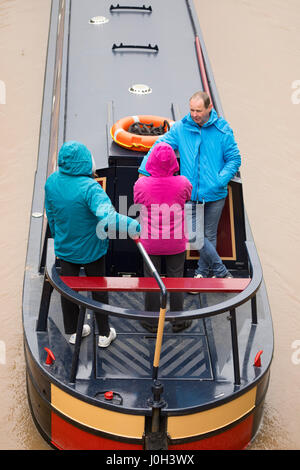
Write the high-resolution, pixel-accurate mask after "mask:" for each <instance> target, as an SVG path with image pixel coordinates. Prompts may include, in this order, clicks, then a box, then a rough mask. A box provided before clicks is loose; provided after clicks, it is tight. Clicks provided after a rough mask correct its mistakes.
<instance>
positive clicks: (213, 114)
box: [182, 109, 221, 131]
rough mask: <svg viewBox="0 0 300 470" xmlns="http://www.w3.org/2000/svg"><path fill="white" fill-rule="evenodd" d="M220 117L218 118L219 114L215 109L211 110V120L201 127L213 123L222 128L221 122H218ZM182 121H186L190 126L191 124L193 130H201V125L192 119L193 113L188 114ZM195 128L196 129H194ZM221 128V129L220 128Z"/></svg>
mask: <svg viewBox="0 0 300 470" xmlns="http://www.w3.org/2000/svg"><path fill="white" fill-rule="evenodd" d="M218 120H219V118H218V114H217V112H216V110H215V109H212V110H211V113H210V116H209V120H208V121H207V122H206V123H205V124H203V126H201V127H209V126H211V125H213V124H215V125H217V127H218V128H220V126H219V125H218V124H219V122H218ZM182 122H184V123H185V124H187V125H188V126H191V130H197V131H199V126H198V124H197V123H196V122H195V121H194V120H193V119H192V117H191V113H189V114H187V115H186V116H185V117H184V118H183V119H182ZM193 128H194V129H193ZM220 130H221V129H220Z"/></svg>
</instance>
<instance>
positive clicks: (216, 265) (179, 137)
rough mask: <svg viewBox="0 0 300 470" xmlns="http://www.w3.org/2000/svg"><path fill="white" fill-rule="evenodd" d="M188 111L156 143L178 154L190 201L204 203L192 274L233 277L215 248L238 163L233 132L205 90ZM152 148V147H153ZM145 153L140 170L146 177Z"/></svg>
mask: <svg viewBox="0 0 300 470" xmlns="http://www.w3.org/2000/svg"><path fill="white" fill-rule="evenodd" d="M189 105H190V113H189V114H187V115H186V116H185V117H184V118H183V119H181V120H180V121H176V122H175V123H174V124H173V125H172V127H171V129H170V131H169V132H167V133H166V134H164V135H162V136H160V137H159V138H158V139H157V141H156V143H155V144H154V145H156V144H157V143H158V142H167V143H168V144H169V145H171V146H172V147H173V149H174V150H178V151H179V154H180V173H181V174H182V175H184V176H186V177H187V178H188V180H189V181H190V182H191V183H192V185H193V190H192V195H191V201H192V204H193V205H195V206H196V204H199V203H200V204H203V203H204V204H205V205H204V245H203V247H202V248H201V250H200V258H199V262H198V266H197V269H196V271H195V277H208V275H209V272H210V271H212V275H213V276H215V277H232V276H231V274H230V273H229V271H228V270H227V268H226V267H225V265H224V264H223V262H222V260H221V258H220V257H219V255H218V253H217V251H216V245H217V230H218V224H219V220H220V217H221V214H222V210H223V207H224V204H225V199H226V196H227V194H228V190H227V185H228V183H229V181H230V180H231V178H232V177H233V176H234V175H235V173H236V172H237V170H238V169H239V167H240V164H241V156H240V152H239V149H238V146H237V144H236V141H235V139H234V135H233V132H232V130H231V128H230V126H229V124H228V123H227V121H225V119H223V118H222V117H218V115H217V113H216V111H215V109H213V105H212V103H211V101H210V97H209V95H208V94H207V93H205V92H202V91H198V92H196V93H194V94H193V96H192V97H191V98H190V102H189ZM152 148H153V147H152ZM151 150H152V149H150V150H149V152H148V154H147V155H145V157H144V159H143V161H142V163H141V166H140V168H139V173H141V175H146V176H148V175H149V173H148V172H147V171H146V169H145V165H146V162H147V159H148V156H149V153H150V152H151Z"/></svg>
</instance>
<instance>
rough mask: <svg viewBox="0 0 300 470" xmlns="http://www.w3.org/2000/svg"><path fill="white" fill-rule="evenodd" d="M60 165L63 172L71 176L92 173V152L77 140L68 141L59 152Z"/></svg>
mask: <svg viewBox="0 0 300 470" xmlns="http://www.w3.org/2000/svg"><path fill="white" fill-rule="evenodd" d="M58 167H59V171H60V172H61V173H66V174H67V175H71V176H90V175H92V173H93V171H92V167H93V162H92V154H91V152H90V151H89V149H88V148H87V147H86V146H85V145H83V144H81V143H80V142H76V141H75V140H71V141H69V142H66V143H64V144H63V146H62V147H61V149H60V151H59V154H58Z"/></svg>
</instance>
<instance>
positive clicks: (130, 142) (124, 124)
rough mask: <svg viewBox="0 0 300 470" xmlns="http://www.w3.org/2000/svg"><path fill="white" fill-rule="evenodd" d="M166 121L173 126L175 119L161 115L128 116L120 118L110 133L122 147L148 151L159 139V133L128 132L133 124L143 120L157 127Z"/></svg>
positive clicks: (144, 122)
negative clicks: (137, 133)
mask: <svg viewBox="0 0 300 470" xmlns="http://www.w3.org/2000/svg"><path fill="white" fill-rule="evenodd" d="M164 121H168V123H169V125H170V126H172V125H173V124H174V121H172V120H171V119H169V118H164V117H161V116H147V115H142V116H126V117H124V118H122V119H119V121H117V122H116V123H115V124H114V125H113V126H112V128H111V130H110V134H111V137H112V139H113V140H114V141H115V142H116V143H117V144H118V145H120V146H121V147H125V148H129V149H131V150H136V151H138V152H145V151H148V150H149V149H150V148H151V147H152V145H153V144H154V143H155V142H156V140H157V139H158V137H159V136H158V135H136V134H133V133H131V132H128V129H129V127H130V126H131V124H134V123H135V122H142V123H143V124H152V123H153V125H154V126H155V127H157V126H161V125H162V124H163V122H164Z"/></svg>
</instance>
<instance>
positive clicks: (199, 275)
mask: <svg viewBox="0 0 300 470" xmlns="http://www.w3.org/2000/svg"><path fill="white" fill-rule="evenodd" d="M194 278H195V279H201V278H203V276H202V274H195V276H194ZM189 294H194V295H195V294H199V292H189Z"/></svg>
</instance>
